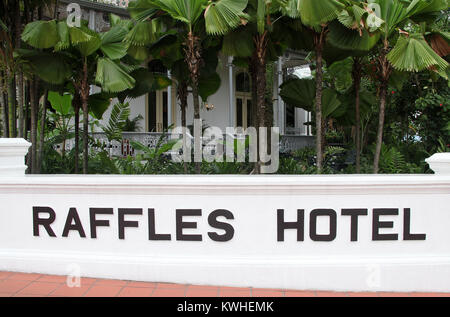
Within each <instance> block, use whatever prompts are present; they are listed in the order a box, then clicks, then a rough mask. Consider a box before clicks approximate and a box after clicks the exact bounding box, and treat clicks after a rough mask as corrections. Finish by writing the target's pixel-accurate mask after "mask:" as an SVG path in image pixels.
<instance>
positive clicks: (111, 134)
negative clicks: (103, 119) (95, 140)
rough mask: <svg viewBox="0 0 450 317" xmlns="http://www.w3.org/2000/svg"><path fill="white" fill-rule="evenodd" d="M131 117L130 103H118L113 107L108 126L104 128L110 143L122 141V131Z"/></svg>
mask: <svg viewBox="0 0 450 317" xmlns="http://www.w3.org/2000/svg"><path fill="white" fill-rule="evenodd" d="M129 116H130V104H129V103H116V104H115V105H114V106H113V108H112V110H111V116H110V118H109V121H108V124H107V125H106V126H104V127H102V130H103V132H105V134H106V137H107V138H108V141H110V142H111V141H114V140H115V141H122V131H123V129H124V128H125V125H126V123H127V119H128V117H129Z"/></svg>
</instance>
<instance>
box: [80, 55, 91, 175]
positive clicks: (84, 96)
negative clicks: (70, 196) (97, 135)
mask: <svg viewBox="0 0 450 317" xmlns="http://www.w3.org/2000/svg"><path fill="white" fill-rule="evenodd" d="M87 77H88V72H87V59H86V58H85V59H84V64H83V79H82V83H81V105H82V108H83V174H87V173H88V163H89V109H88V98H89V83H88V78H87Z"/></svg>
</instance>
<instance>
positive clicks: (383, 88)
mask: <svg viewBox="0 0 450 317" xmlns="http://www.w3.org/2000/svg"><path fill="white" fill-rule="evenodd" d="M388 52H389V45H388V43H387V41H385V43H384V48H383V50H382V52H381V54H380V56H379V62H380V68H381V84H380V93H379V94H380V95H379V98H380V109H379V115H378V132H377V143H376V148H375V156H374V159H373V173H374V174H378V172H379V165H380V156H381V147H382V144H383V128H384V117H385V112H386V99H387V90H388V84H389V78H390V76H391V72H392V67H391V65H390V64H389V61H388V60H387V57H386V56H387V54H388Z"/></svg>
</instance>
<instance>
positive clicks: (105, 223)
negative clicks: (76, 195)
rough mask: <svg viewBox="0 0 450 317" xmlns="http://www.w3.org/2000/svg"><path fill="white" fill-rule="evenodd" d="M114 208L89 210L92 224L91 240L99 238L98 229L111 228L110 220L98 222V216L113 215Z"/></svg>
mask: <svg viewBox="0 0 450 317" xmlns="http://www.w3.org/2000/svg"><path fill="white" fill-rule="evenodd" d="M113 213H114V211H113V209H112V208H89V218H90V224H91V238H92V239H96V238H97V227H109V220H97V219H96V216H97V215H112V214H113Z"/></svg>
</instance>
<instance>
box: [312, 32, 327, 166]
mask: <svg viewBox="0 0 450 317" xmlns="http://www.w3.org/2000/svg"><path fill="white" fill-rule="evenodd" d="M314 42H315V50H316V109H315V110H316V156H317V160H316V165H317V172H318V173H319V174H321V173H322V168H323V166H322V165H323V138H322V135H323V118H322V85H323V84H322V81H323V57H322V54H323V46H324V42H325V28H324V27H322V32H321V33H319V34H316V35H315V38H314Z"/></svg>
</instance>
